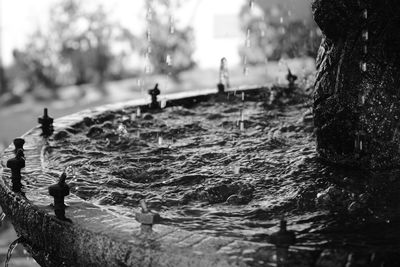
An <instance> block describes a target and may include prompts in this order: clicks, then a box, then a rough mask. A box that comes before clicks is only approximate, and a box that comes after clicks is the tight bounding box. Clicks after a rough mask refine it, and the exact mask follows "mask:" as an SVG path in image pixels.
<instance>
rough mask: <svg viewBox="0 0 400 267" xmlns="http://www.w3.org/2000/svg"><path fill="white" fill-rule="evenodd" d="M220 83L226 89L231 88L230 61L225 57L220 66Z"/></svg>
mask: <svg viewBox="0 0 400 267" xmlns="http://www.w3.org/2000/svg"><path fill="white" fill-rule="evenodd" d="M219 82H220V83H221V84H224V85H225V86H226V88H229V87H230V82H229V72H228V61H227V59H226V58H225V57H223V58H221V63H220V66H219Z"/></svg>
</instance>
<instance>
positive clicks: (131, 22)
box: [0, 0, 309, 68]
mask: <svg viewBox="0 0 400 267" xmlns="http://www.w3.org/2000/svg"><path fill="white" fill-rule="evenodd" d="M181 1H183V2H184V3H185V4H184V5H183V8H181V9H180V10H179V11H178V12H176V14H175V17H176V20H177V21H178V26H188V25H189V26H192V27H193V28H194V30H195V38H196V44H195V45H196V52H195V54H194V58H195V60H197V62H198V63H199V65H200V66H201V67H205V68H209V67H217V66H218V64H219V59H220V58H222V57H226V58H228V59H230V60H229V62H230V64H237V63H240V58H239V56H238V52H237V51H238V46H239V45H241V44H243V42H244V38H245V36H244V34H243V33H242V32H241V31H240V30H239V22H238V20H237V15H238V13H239V11H240V8H241V6H242V5H243V4H244V3H245V1H248V0H181ZM258 1H268V2H271V3H275V2H276V3H279V2H280V1H282V2H289V3H290V1H303V2H304V1H309V0H258ZM0 2H1V7H0V19H1V21H2V25H3V27H2V33H3V34H2V41H1V44H2V58H3V62H4V63H5V64H9V63H10V62H11V61H12V54H11V52H12V50H13V49H14V48H21V47H23V46H24V44H25V43H26V41H27V39H28V37H29V34H30V33H31V32H32V31H34V30H35V29H36V28H37V27H41V28H43V27H45V26H46V21H47V20H48V14H49V8H50V6H51V5H53V4H55V3H57V2H58V0H34V1H33V0H0ZM83 2H84V3H85V4H89V5H90V4H92V5H97V4H99V3H101V4H102V5H104V6H105V8H106V10H110V11H111V13H110V15H111V17H112V18H113V19H114V20H117V21H119V22H120V23H121V24H122V25H124V26H125V27H127V28H129V29H131V31H132V32H134V33H138V31H139V32H140V31H141V30H142V29H144V27H145V14H144V12H143V10H144V8H143V3H144V0H83ZM276 3H275V4H276ZM225 24H226V25H225ZM221 31H222V33H221ZM224 31H226V32H224Z"/></svg>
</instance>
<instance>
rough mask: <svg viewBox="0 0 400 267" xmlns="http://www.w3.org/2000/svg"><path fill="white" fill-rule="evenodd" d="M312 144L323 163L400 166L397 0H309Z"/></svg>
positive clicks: (399, 18)
mask: <svg viewBox="0 0 400 267" xmlns="http://www.w3.org/2000/svg"><path fill="white" fill-rule="evenodd" d="M312 9H313V14H314V19H315V21H316V22H317V24H318V25H319V27H320V28H321V30H322V32H323V33H324V39H323V41H322V44H321V46H320V49H319V52H318V58H317V70H318V72H317V77H316V83H315V96H314V121H315V127H316V136H317V150H318V152H319V154H320V155H321V157H323V158H325V159H326V160H328V161H329V162H334V163H343V164H346V165H350V166H358V167H362V168H366V169H376V170H377V169H390V168H395V167H400V1H399V0H313V4H312Z"/></svg>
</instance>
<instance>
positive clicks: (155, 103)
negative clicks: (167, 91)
mask: <svg viewBox="0 0 400 267" xmlns="http://www.w3.org/2000/svg"><path fill="white" fill-rule="evenodd" d="M159 94H160V89H158V83H156V86H154V88H153V89H151V90H149V95H150V96H151V103H150V108H151V109H159V108H160V104H159V103H158V101H157V96H158V95H159Z"/></svg>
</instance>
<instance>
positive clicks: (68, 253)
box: [0, 85, 275, 266]
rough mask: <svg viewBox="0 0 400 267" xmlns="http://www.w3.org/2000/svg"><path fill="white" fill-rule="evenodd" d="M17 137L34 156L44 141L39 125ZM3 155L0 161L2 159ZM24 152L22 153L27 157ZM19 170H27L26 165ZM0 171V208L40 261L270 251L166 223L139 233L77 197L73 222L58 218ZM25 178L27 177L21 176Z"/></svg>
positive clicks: (177, 261) (243, 258)
mask: <svg viewBox="0 0 400 267" xmlns="http://www.w3.org/2000/svg"><path fill="white" fill-rule="evenodd" d="M269 87H270V85H265V86H253V87H239V88H231V89H228V90H226V92H235V91H236V92H239V93H240V92H242V91H245V92H249V93H250V92H252V91H254V92H259V91H261V90H266V89H267V88H269ZM216 93H217V89H209V90H201V91H192V92H184V93H177V94H171V95H166V96H164V99H165V100H167V101H171V105H170V106H174V105H181V104H182V102H180V101H188V102H191V101H192V102H194V103H196V102H201V101H202V100H207V99H208V98H209V97H211V96H213V95H215V94H216ZM203 97H204V99H203ZM174 101H177V102H176V103H174ZM148 104H149V101H147V100H145V99H140V100H134V101H127V102H122V103H117V104H109V105H104V106H100V107H96V108H93V109H87V110H83V111H80V112H77V113H74V114H72V115H68V116H65V117H61V118H59V119H56V120H55V121H54V128H55V133H57V132H59V131H60V130H63V129H65V128H67V127H70V126H72V125H74V124H76V123H78V122H81V121H82V119H83V118H84V117H95V116H98V115H100V114H101V113H103V112H105V111H118V110H122V109H124V108H127V107H130V108H135V107H139V106H140V107H143V108H146V105H148ZM23 137H24V138H25V139H26V141H27V144H26V146H29V148H26V149H25V151H27V152H28V154H29V153H31V156H36V157H40V151H41V150H42V148H43V147H44V146H45V143H44V142H43V141H40V140H42V138H41V137H40V130H39V128H38V127H35V128H33V129H32V130H30V131H28V132H27V133H26V134H25V135H24V136H23ZM32 142H33V144H32ZM12 150H13V147H11V146H10V147H9V148H8V149H7V150H6V151H7V152H6V154H7V153H9V156H10V155H11V154H10V153H12V152H11V151H12ZM6 154H5V155H6ZM5 155H4V156H3V160H6V156H5ZM29 157H30V156H29V155H27V161H28V160H29V159H28V158H29ZM25 169H26V170H27V169H29V166H28V165H27V167H26V168H25ZM26 170H25V171H26ZM0 174H1V179H0V201H1V202H0V203H1V206H2V208H3V211H4V212H5V213H6V215H7V216H8V217H10V218H11V220H12V222H13V225H14V227H15V229H16V231H17V233H18V235H19V236H21V237H23V238H24V239H25V240H26V243H27V244H26V245H27V248H28V250H30V251H31V253H32V255H33V257H34V258H35V259H36V260H37V262H38V263H39V264H41V265H42V266H99V265H103V266H248V265H249V262H252V261H254V260H257V261H259V262H264V261H265V262H266V261H271V260H272V258H273V255H274V251H275V249H274V246H272V245H270V244H267V243H255V242H248V241H239V240H236V239H234V238H229V237H211V236H207V235H203V234H197V233H192V232H188V231H185V230H181V229H179V228H176V227H172V226H164V225H155V226H154V227H153V229H154V233H153V234H151V235H145V234H142V233H141V232H140V224H139V223H137V222H136V221H134V220H133V219H132V218H129V219H128V218H121V217H123V216H120V215H118V218H116V217H115V216H114V215H113V214H110V212H109V211H107V212H104V210H101V209H100V207H94V205H93V204H88V203H87V202H85V201H84V200H82V199H80V201H81V203H79V204H82V205H81V206H80V207H79V208H74V207H71V208H70V209H71V210H69V211H68V209H67V217H68V213H69V216H70V218H71V219H72V220H73V222H74V223H73V224H69V223H66V222H62V221H60V220H58V219H56V217H55V216H54V215H53V212H52V210H51V209H49V208H48V207H47V208H46V207H42V206H41V207H39V206H37V205H35V204H33V203H32V202H31V201H29V200H28V199H29V192H27V197H28V199H26V198H24V197H22V196H21V195H19V194H15V193H14V192H12V191H11V189H10V188H9V186H8V185H7V182H6V181H5V178H6V177H5V173H4V171H3V169H0ZM26 179H29V177H27V176H26V175H25V180H26ZM90 215H92V217H93V216H94V215H96V217H97V216H99V218H102V222H105V221H107V222H109V223H108V224H109V225H107V226H104V225H103V224H104V223H99V222H93V218H91V216H90ZM115 220H118V222H120V221H121V220H122V221H124V223H125V224H123V225H124V229H121V228H119V229H118V230H119V231H116V230H117V228H118V227H115V228H113V227H112V222H113V221H115ZM120 226H121V225H119V227H120ZM112 230H113V231H112ZM128 237H129V238H128ZM250 252H251V253H250ZM252 255H253V256H252ZM255 255H257V256H255ZM249 259H251V260H249Z"/></svg>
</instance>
